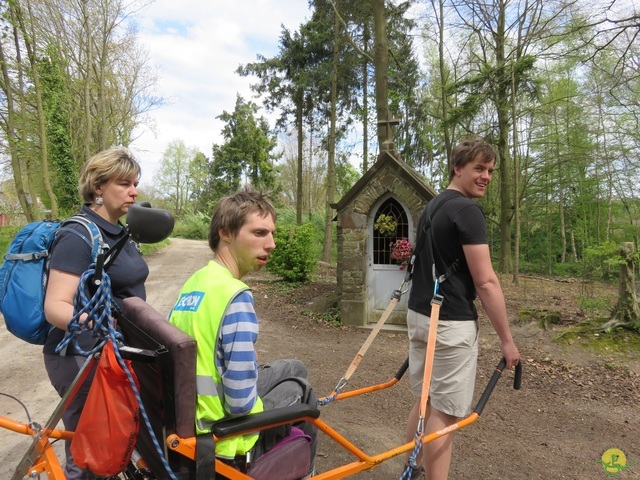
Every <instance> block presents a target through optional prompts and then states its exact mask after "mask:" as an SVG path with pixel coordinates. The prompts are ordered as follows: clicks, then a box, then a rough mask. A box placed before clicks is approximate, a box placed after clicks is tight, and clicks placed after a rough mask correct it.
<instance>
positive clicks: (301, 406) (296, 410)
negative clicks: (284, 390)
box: [211, 403, 320, 438]
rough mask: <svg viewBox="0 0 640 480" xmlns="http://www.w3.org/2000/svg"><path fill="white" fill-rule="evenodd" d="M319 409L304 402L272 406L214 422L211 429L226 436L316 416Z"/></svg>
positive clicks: (221, 435) (217, 435) (218, 435)
mask: <svg viewBox="0 0 640 480" xmlns="http://www.w3.org/2000/svg"><path fill="white" fill-rule="evenodd" d="M319 416H320V410H318V409H317V408H316V407H312V406H311V405H308V404H306V403H297V404H295V405H290V406H288V407H281V408H274V409H271V410H266V411H264V412H260V413H255V414H253V415H246V416H244V417H236V418H228V419H225V420H220V421H219V422H216V423H215V424H214V425H213V427H211V431H212V432H213V434H214V435H215V436H216V437H218V438H222V437H227V436H230V435H235V434H238V433H240V432H250V431H255V430H264V428H261V427H265V426H266V427H272V426H274V427H275V426H277V425H283V424H285V423H291V422H293V421H296V420H302V419H303V417H311V418H318V417H319Z"/></svg>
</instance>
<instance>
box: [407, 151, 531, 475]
mask: <svg viewBox="0 0 640 480" xmlns="http://www.w3.org/2000/svg"><path fill="white" fill-rule="evenodd" d="M496 159H497V155H496V152H495V150H494V149H493V147H491V146H490V145H489V144H487V143H485V142H484V141H483V140H480V139H477V140H468V141H465V142H463V143H461V144H460V145H458V146H456V147H455V148H454V150H453V152H452V168H451V171H450V172H449V181H450V184H449V187H448V188H447V189H446V190H444V191H443V192H441V193H440V194H439V195H438V196H436V197H435V198H434V199H433V200H432V201H431V202H429V204H428V206H427V208H426V211H425V212H424V214H423V215H422V217H421V222H420V225H419V229H418V232H419V233H418V236H420V234H421V233H422V232H423V226H424V222H425V219H426V218H427V217H430V218H431V227H430V228H431V230H432V233H433V235H432V236H431V240H432V241H424V242H422V245H423V247H422V249H421V251H420V252H417V258H416V264H415V266H414V271H413V278H412V286H411V293H410V295H409V304H408V307H409V309H408V313H407V326H408V333H409V345H410V347H409V375H410V381H411V390H412V393H413V394H414V396H416V397H418V398H417V400H416V403H415V405H414V407H413V409H412V411H411V413H410V415H409V421H408V426H407V441H412V440H413V439H414V436H415V432H416V428H417V423H418V419H419V414H420V405H421V398H420V397H421V394H422V380H423V374H424V366H425V358H426V345H427V339H428V331H429V321H430V319H429V316H430V315H431V299H432V298H433V294H434V286H435V281H434V279H433V271H432V265H433V262H434V259H435V265H436V271H437V275H442V274H444V273H445V272H446V271H447V269H448V268H449V267H450V266H451V265H454V264H455V265H456V267H455V269H454V272H453V273H452V274H451V275H449V276H448V277H447V279H446V280H445V281H444V282H442V283H441V284H439V285H438V293H439V294H440V295H442V296H443V297H444V300H443V303H442V307H441V310H440V317H439V318H440V320H439V322H438V333H437V339H436V349H435V355H434V359H433V370H432V374H431V384H430V391H429V402H428V405H427V409H426V413H425V418H424V421H425V426H424V431H425V434H428V433H431V432H434V431H436V430H440V429H442V428H444V427H446V426H448V425H451V424H453V423H455V422H456V421H457V419H458V417H464V416H467V415H468V414H469V413H470V412H471V402H472V400H473V387H474V383H475V374H476V365H477V356H478V313H477V311H476V308H475V306H474V300H475V298H476V295H477V296H478V297H479V298H480V301H481V302H482V306H483V308H484V310H485V312H486V314H487V316H488V317H489V320H490V321H491V323H492V325H493V328H494V329H495V331H496V333H497V334H498V336H499V338H500V347H501V350H502V354H503V356H504V357H505V358H506V360H507V368H511V367H513V366H515V365H517V363H518V362H519V361H520V354H519V352H518V349H517V348H516V345H515V343H514V341H513V338H512V337H511V332H510V329H509V322H508V319H507V311H506V305H505V301H504V296H503V294H502V288H501V287H500V283H499V281H498V277H497V276H496V274H495V272H494V270H493V266H492V265H491V257H490V254H489V245H488V240H487V230H486V220H485V216H484V212H483V210H482V207H481V206H480V205H479V204H478V203H477V202H476V201H474V199H477V198H481V197H482V196H483V195H484V192H485V190H486V189H487V187H488V186H489V183H491V176H492V174H493V171H494V169H495V163H496ZM429 247H431V249H430V248H429ZM429 250H432V252H429ZM451 450H452V436H451V434H449V435H445V436H444V437H441V438H439V439H437V440H434V441H432V442H429V443H427V444H425V446H424V457H425V458H424V466H425V469H426V474H427V478H428V479H429V480H444V479H446V478H447V477H448V474H449V466H450V463H451ZM420 463H421V462H420V461H418V465H420ZM413 473H414V476H413V478H420V476H421V475H422V474H423V473H422V471H421V469H420V468H418V469H416V470H414V472H413Z"/></svg>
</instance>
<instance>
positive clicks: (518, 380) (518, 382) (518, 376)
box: [513, 360, 522, 390]
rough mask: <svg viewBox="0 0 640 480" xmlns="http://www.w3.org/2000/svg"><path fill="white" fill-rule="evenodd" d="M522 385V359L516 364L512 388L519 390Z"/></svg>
mask: <svg viewBox="0 0 640 480" xmlns="http://www.w3.org/2000/svg"><path fill="white" fill-rule="evenodd" d="M521 386H522V360H520V361H519V362H518V364H517V365H516V373H515V375H514V377H513V388H515V389H516V390H520V387H521Z"/></svg>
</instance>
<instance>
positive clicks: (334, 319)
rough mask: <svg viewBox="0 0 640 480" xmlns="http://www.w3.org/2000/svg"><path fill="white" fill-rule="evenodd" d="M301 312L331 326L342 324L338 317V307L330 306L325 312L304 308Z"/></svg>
mask: <svg viewBox="0 0 640 480" xmlns="http://www.w3.org/2000/svg"><path fill="white" fill-rule="evenodd" d="M302 314H303V315H305V316H307V317H309V318H310V319H312V320H314V321H315V322H317V323H324V324H327V325H329V326H331V327H340V326H342V320H341V319H340V309H338V308H330V309H329V310H327V311H326V312H312V311H310V310H306V311H304V312H302Z"/></svg>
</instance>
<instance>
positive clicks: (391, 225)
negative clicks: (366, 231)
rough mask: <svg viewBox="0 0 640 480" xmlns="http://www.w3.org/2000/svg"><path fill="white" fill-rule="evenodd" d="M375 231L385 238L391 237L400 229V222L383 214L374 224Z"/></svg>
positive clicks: (391, 216)
mask: <svg viewBox="0 0 640 480" xmlns="http://www.w3.org/2000/svg"><path fill="white" fill-rule="evenodd" d="M373 229H374V230H377V231H378V232H380V235H383V236H385V237H388V236H391V235H393V234H394V233H396V230H397V229H398V221H397V220H396V219H395V217H394V216H393V215H385V214H384V213H381V214H380V215H378V218H376V222H375V223H374V224H373Z"/></svg>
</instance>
